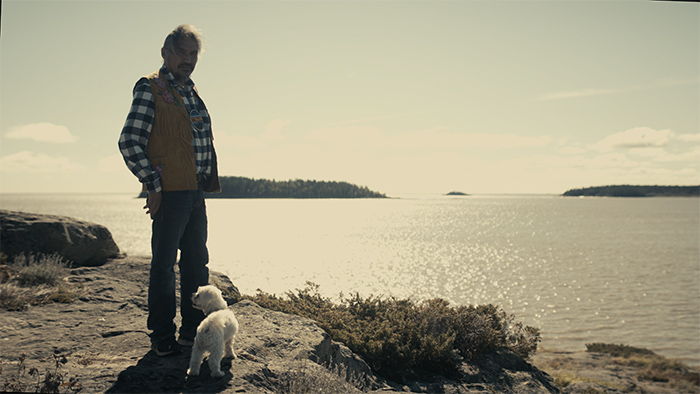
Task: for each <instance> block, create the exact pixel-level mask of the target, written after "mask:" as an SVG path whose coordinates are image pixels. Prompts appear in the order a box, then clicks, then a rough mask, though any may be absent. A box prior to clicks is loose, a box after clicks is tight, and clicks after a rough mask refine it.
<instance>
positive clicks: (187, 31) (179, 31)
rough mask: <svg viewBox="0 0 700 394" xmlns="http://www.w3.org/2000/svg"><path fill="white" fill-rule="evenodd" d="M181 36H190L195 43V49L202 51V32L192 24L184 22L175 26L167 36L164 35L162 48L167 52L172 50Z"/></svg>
mask: <svg viewBox="0 0 700 394" xmlns="http://www.w3.org/2000/svg"><path fill="white" fill-rule="evenodd" d="M182 38H190V39H192V40H194V42H196V43H197V49H199V51H200V52H201V51H202V43H203V38H202V32H201V31H200V30H199V29H197V28H196V27H194V25H189V24H184V25H180V26H178V27H176V28H175V30H173V31H172V32H170V34H168V36H167V37H165V42H164V43H163V48H164V49H165V50H166V51H169V52H174V51H175V49H176V48H175V47H176V46H177V43H178V42H179V41H180V39H182Z"/></svg>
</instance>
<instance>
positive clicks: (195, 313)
mask: <svg viewBox="0 0 700 394" xmlns="http://www.w3.org/2000/svg"><path fill="white" fill-rule="evenodd" d="M201 46H202V39H201V35H200V33H199V32H198V31H197V30H196V29H195V28H194V26H191V25H181V26H178V27H177V28H176V29H175V30H173V31H172V32H171V33H170V34H169V35H168V36H167V38H166V39H165V43H164V44H163V48H162V49H161V55H162V57H163V66H162V67H161V68H160V70H159V71H157V72H154V73H152V74H150V75H148V76H147V77H143V78H141V79H140V80H139V81H138V82H137V83H136V86H135V87H134V90H133V101H132V104H131V110H130V111H129V115H128V116H127V118H126V123H125V124H124V128H123V129H122V132H121V136H120V138H119V149H120V151H121V154H122V156H124V161H125V162H126V165H127V167H128V168H129V169H130V170H131V172H132V173H134V175H136V177H137V178H138V180H139V181H140V182H141V183H142V184H143V188H144V190H145V191H147V192H148V197H147V199H146V206H144V209H146V213H147V214H149V215H150V216H151V219H152V237H151V251H152V255H153V256H152V260H151V271H150V279H149V287H148V329H149V330H150V331H151V333H150V338H151V348H152V349H153V351H154V352H155V353H156V354H157V355H158V356H168V355H174V354H178V353H180V352H181V351H182V348H181V346H180V345H182V346H192V343H193V340H194V336H195V333H196V330H197V326H198V325H199V323H200V322H201V321H202V320H203V319H204V314H203V312H202V311H200V310H197V309H194V308H193V307H192V300H191V299H190V295H191V294H192V293H195V292H196V291H197V288H198V287H199V286H204V285H206V284H208V282H209V269H208V267H207V264H208V262H209V253H208V251H207V246H206V241H207V213H206V206H205V203H204V192H220V191H221V186H220V184H219V177H218V171H217V163H216V154H215V152H214V146H213V144H212V139H213V136H212V131H211V123H210V120H209V114H208V112H207V108H206V106H205V105H204V102H203V101H202V99H201V98H200V97H199V95H198V94H197V91H196V89H195V87H194V82H192V80H191V79H190V75H191V74H192V72H193V71H194V68H195V65H196V64H197V60H198V56H199V52H200V50H201ZM178 249H179V250H180V261H179V264H178V265H179V268H180V298H181V302H180V314H181V316H182V324H181V327H180V332H179V337H178V339H177V341H176V340H175V333H176V325H175V320H174V319H175V314H176V307H177V306H176V301H175V300H176V297H175V271H174V266H175V263H176V262H177V253H178Z"/></svg>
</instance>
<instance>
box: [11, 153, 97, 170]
mask: <svg viewBox="0 0 700 394" xmlns="http://www.w3.org/2000/svg"><path fill="white" fill-rule="evenodd" d="M84 170H85V167H84V166H83V165H82V164H79V163H75V162H72V161H71V160H70V159H69V158H67V157H63V156H49V155H46V154H43V153H36V152H29V151H21V152H17V153H14V154H11V155H8V156H5V157H2V158H0V171H2V172H3V173H6V174H16V173H22V174H28V173H38V174H48V173H65V172H77V171H84Z"/></svg>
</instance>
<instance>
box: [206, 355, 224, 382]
mask: <svg viewBox="0 0 700 394" xmlns="http://www.w3.org/2000/svg"><path fill="white" fill-rule="evenodd" d="M222 358H224V349H221V348H217V349H212V352H211V353H210V354H209V360H208V361H209V369H211V376H212V377H214V378H220V377H222V376H224V373H223V372H221V359H222Z"/></svg>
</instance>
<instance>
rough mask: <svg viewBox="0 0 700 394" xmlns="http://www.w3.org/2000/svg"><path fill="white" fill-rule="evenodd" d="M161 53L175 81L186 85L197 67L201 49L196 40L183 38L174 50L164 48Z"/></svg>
mask: <svg viewBox="0 0 700 394" xmlns="http://www.w3.org/2000/svg"><path fill="white" fill-rule="evenodd" d="M160 53H161V55H162V56H163V62H164V63H165V66H166V67H167V68H168V71H170V72H171V73H172V74H173V75H174V76H175V80H177V81H178V82H180V83H184V82H185V81H186V80H187V78H189V77H190V75H191V74H192V71H194V66H195V65H197V56H198V55H199V47H198V46H197V42H196V41H195V40H193V39H191V38H181V39H180V40H178V42H177V44H176V45H175V46H174V47H173V49H172V50H168V49H166V48H162V49H161V51H160Z"/></svg>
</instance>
